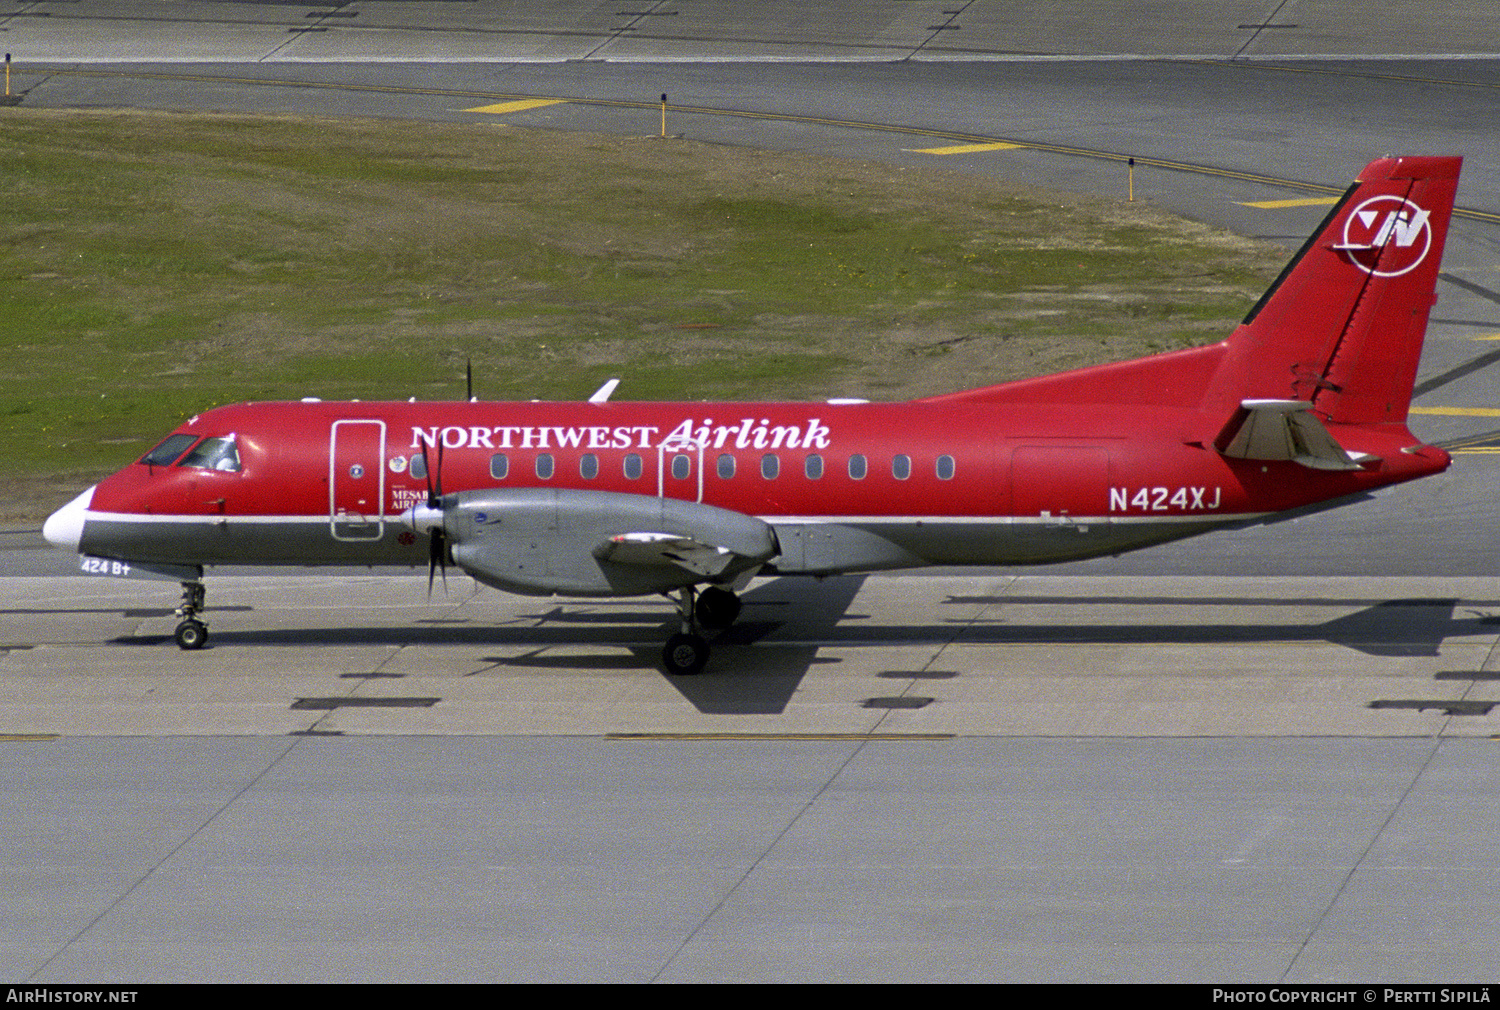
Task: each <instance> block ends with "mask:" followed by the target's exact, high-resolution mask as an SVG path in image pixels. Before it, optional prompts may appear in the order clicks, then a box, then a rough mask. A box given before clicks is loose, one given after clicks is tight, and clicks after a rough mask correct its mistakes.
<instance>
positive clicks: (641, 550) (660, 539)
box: [594, 533, 738, 579]
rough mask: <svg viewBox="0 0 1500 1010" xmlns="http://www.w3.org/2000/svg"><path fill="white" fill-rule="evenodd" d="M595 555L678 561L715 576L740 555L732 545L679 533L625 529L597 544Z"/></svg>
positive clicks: (630, 561) (625, 560)
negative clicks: (624, 531) (633, 531)
mask: <svg viewBox="0 0 1500 1010" xmlns="http://www.w3.org/2000/svg"><path fill="white" fill-rule="evenodd" d="M594 557H596V558H598V559H599V560H600V561H613V562H615V563H617V564H624V565H676V566H678V567H679V568H683V569H686V570H687V571H689V572H692V573H693V574H694V575H701V576H703V577H704V578H707V579H711V578H714V577H716V576H718V575H720V574H722V573H723V571H724V570H725V569H726V568H728V567H729V566H730V564H732V563H733V562H734V561H735V560H736V558H737V557H738V555H736V554H735V553H734V551H732V550H730V549H729V548H728V547H721V546H719V545H717V544H706V543H703V542H701V541H698V540H694V539H693V538H692V537H685V536H681V535H679V534H676V533H621V534H619V535H618V536H613V537H610V538H609V539H608V540H606V541H604V543H602V544H600V545H599V546H598V547H596V548H594Z"/></svg>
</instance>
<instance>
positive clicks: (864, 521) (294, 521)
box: [85, 510, 1270, 526]
mask: <svg viewBox="0 0 1500 1010" xmlns="http://www.w3.org/2000/svg"><path fill="white" fill-rule="evenodd" d="M1269 514H1270V513H1268V512H1236V513H1220V512H1208V513H1196V514H1193V515H1171V514H1167V513H1163V514H1159V515H1144V516H1141V515H1112V516H946V515H826V516H807V515H793V516H778V515H763V516H757V517H756V518H758V519H760V520H762V521H763V522H767V523H772V524H776V523H779V524H781V525H784V526H811V525H822V524H838V525H856V524H858V525H891V524H894V525H900V526H917V525H926V524H937V523H946V524H950V525H979V526H993V525H1005V524H1016V525H1024V524H1028V523H1034V524H1040V525H1047V526H1088V525H1104V524H1109V523H1115V524H1119V523H1162V522H1167V523H1226V522H1241V521H1244V520H1246V519H1258V518H1260V517H1262V516H1265V515H1269ZM339 518H340V519H341V520H344V521H349V522H358V521H360V518H359V517H356V516H340V517H339ZM85 519H87V520H88V521H89V522H113V523H141V524H147V525H149V524H154V523H176V524H183V525H192V524H200V525H213V526H219V525H223V524H226V523H235V524H246V525H266V526H275V525H314V524H316V525H327V523H328V516H327V515H310V516H296V515H283V516H268V515H219V514H217V513H212V514H208V515H196V516H185V515H161V514H158V513H152V514H149V515H148V514H143V513H139V512H95V511H92V510H90V511H88V512H86V513H85ZM364 521H365V522H369V523H375V522H386V523H391V524H392V525H397V524H399V523H400V521H401V520H400V517H399V516H392V515H387V516H378V517H377V516H372V517H369V518H368V519H365V520H364Z"/></svg>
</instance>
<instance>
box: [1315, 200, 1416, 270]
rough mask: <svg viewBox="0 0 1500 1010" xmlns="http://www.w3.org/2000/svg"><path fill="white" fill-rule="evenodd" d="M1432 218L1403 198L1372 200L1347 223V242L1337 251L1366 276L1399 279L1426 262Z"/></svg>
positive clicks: (1345, 233)
mask: <svg viewBox="0 0 1500 1010" xmlns="http://www.w3.org/2000/svg"><path fill="white" fill-rule="evenodd" d="M1431 216H1432V212H1431V211H1429V210H1423V209H1422V208H1421V207H1418V206H1417V205H1416V204H1414V203H1412V202H1411V201H1410V200H1406V199H1403V198H1402V197H1399V196H1391V195H1385V196H1372V197H1371V198H1370V199H1368V200H1366V201H1365V202H1364V203H1362V204H1360V205H1359V206H1358V207H1355V208H1354V210H1353V211H1351V212H1350V213H1349V216H1348V217H1346V218H1345V219H1344V241H1343V242H1341V243H1340V244H1338V245H1336V246H1334V248H1335V249H1337V250H1338V251H1339V252H1342V253H1344V254H1346V255H1347V256H1348V257H1349V262H1350V263H1353V264H1354V265H1355V266H1357V267H1359V268H1360V269H1361V270H1363V271H1364V272H1365V273H1367V274H1373V275H1374V276H1376V277H1400V276H1401V275H1402V274H1404V273H1409V272H1410V271H1412V270H1415V269H1416V268H1417V265H1418V264H1420V263H1421V262H1422V261H1423V260H1424V259H1426V258H1427V252H1428V250H1429V249H1431V248H1432V226H1431V225H1430V224H1428V222H1427V219H1428V218H1429V217H1431Z"/></svg>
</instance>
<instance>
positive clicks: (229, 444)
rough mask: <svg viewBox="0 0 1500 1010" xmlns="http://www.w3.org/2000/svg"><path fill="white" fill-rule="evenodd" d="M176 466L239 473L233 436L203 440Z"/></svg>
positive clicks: (237, 449) (237, 455) (238, 460)
mask: <svg viewBox="0 0 1500 1010" xmlns="http://www.w3.org/2000/svg"><path fill="white" fill-rule="evenodd" d="M177 465H178V466H193V467H200V468H201V469H204V470H223V471H225V472H227V473H239V470H240V450H239V447H238V446H237V445H235V441H234V436H233V435H226V436H224V437H223V438H205V439H204V440H203V441H201V442H199V443H198V444H197V446H195V447H194V449H193V451H192V452H190V453H188V454H187V455H186V456H184V457H182V462H181V463H178V464H177Z"/></svg>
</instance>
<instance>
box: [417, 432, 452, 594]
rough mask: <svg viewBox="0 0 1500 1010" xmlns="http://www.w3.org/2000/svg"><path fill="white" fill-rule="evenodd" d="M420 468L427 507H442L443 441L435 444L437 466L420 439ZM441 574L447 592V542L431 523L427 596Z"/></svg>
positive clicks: (439, 529)
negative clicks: (429, 457)
mask: <svg viewBox="0 0 1500 1010" xmlns="http://www.w3.org/2000/svg"><path fill="white" fill-rule="evenodd" d="M422 468H423V469H424V470H426V471H427V507H428V508H430V509H439V510H441V509H442V507H443V502H442V497H443V443H442V442H439V443H438V444H437V466H436V467H433V466H432V465H431V464H430V463H429V462H428V459H427V441H426V440H425V439H423V440H422ZM439 572H441V573H442V576H443V592H444V593H447V592H448V544H447V537H446V535H445V533H444V531H443V527H442V526H437V525H433V526H430V527H429V528H428V531H427V598H428V599H429V600H430V599H432V584H433V581H434V577H435V576H436V575H437V574H438V573H439Z"/></svg>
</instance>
